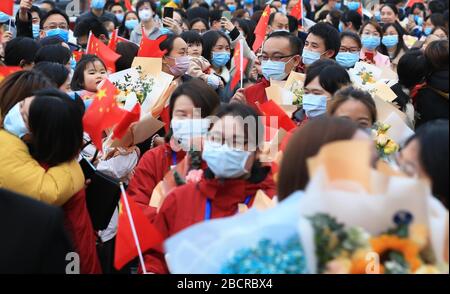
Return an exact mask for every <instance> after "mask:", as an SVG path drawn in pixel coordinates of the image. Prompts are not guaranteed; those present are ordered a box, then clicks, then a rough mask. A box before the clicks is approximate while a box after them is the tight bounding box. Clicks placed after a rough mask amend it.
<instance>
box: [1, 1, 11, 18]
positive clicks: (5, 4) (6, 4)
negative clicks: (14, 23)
mask: <svg viewBox="0 0 450 294" xmlns="http://www.w3.org/2000/svg"><path fill="white" fill-rule="evenodd" d="M0 11H2V12H4V13H6V14H7V15H13V12H14V0H1V1H0Z"/></svg>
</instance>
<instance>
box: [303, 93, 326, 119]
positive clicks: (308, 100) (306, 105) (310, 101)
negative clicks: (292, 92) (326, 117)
mask: <svg viewBox="0 0 450 294" xmlns="http://www.w3.org/2000/svg"><path fill="white" fill-rule="evenodd" d="M303 109H304V110H305V113H306V116H307V117H309V118H313V117H317V116H319V115H322V114H324V113H326V112H327V96H324V95H314V94H305V95H303Z"/></svg>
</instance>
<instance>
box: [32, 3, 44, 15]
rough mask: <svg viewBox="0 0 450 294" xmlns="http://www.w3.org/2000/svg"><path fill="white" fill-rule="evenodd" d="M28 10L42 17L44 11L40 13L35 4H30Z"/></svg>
mask: <svg viewBox="0 0 450 294" xmlns="http://www.w3.org/2000/svg"><path fill="white" fill-rule="evenodd" d="M30 12H36V13H37V14H38V15H39V18H42V16H43V15H44V13H42V10H41V9H40V8H39V7H37V6H36V5H32V6H31V8H30Z"/></svg>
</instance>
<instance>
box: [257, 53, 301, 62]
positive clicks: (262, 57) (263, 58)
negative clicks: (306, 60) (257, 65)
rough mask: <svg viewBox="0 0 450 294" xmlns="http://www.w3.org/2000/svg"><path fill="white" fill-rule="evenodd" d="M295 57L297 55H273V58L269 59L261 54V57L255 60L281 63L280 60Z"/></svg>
mask: <svg viewBox="0 0 450 294" xmlns="http://www.w3.org/2000/svg"><path fill="white" fill-rule="evenodd" d="M295 55H297V54H291V55H279V56H277V55H275V56H272V57H269V56H267V55H264V54H262V55H259V56H258V57H257V58H258V60H259V61H268V60H271V61H281V60H283V59H285V58H288V57H292V56H295Z"/></svg>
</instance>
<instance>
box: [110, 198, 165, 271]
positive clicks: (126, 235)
mask: <svg viewBox="0 0 450 294" xmlns="http://www.w3.org/2000/svg"><path fill="white" fill-rule="evenodd" d="M123 197H124V196H123V195H122V196H121V197H120V203H119V220H118V227H117V235H116V245H115V250H114V267H115V268H116V269H121V268H122V267H123V266H124V265H125V264H127V263H128V262H129V261H130V260H132V259H133V258H135V257H136V256H137V255H138V250H137V246H136V242H135V239H134V237H133V232H132V231H131V225H130V219H129V218H128V213H127V210H126V207H125V203H124V199H123ZM127 200H128V205H129V208H130V212H131V216H132V220H133V223H134V228H135V230H136V235H137V236H138V242H139V243H138V244H139V247H140V248H141V251H142V252H145V251H147V250H148V249H150V248H154V247H156V246H158V245H160V244H161V243H162V242H163V241H164V240H163V238H162V236H161V234H160V232H159V231H158V230H157V229H156V228H155V226H154V225H153V224H151V223H150V221H149V220H148V219H147V217H146V216H145V215H144V213H143V212H142V211H141V209H140V208H139V207H138V206H137V204H136V203H135V202H134V200H133V199H132V198H130V197H127Z"/></svg>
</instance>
